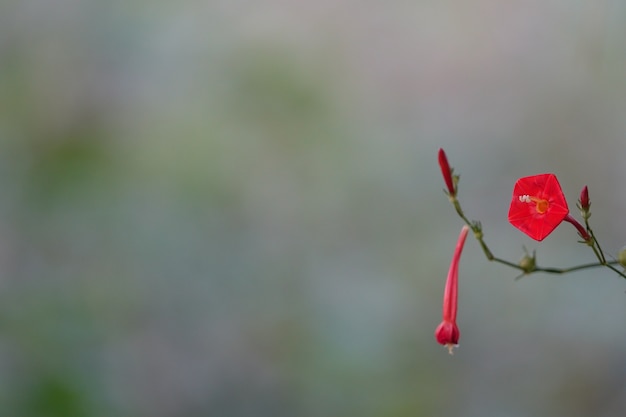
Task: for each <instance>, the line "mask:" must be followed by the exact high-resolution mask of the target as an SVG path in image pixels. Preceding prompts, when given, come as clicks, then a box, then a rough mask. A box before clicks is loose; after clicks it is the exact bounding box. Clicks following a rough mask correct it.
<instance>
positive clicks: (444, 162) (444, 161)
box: [439, 148, 456, 197]
mask: <svg viewBox="0 0 626 417" xmlns="http://www.w3.org/2000/svg"><path fill="white" fill-rule="evenodd" d="M439 167H440V168H441V173H442V174H443V180H444V181H445V182H446V187H448V195H449V196H450V197H455V196H456V187H455V186H454V177H453V176H452V169H451V168H450V164H449V163H448V157H447V156H446V153H445V152H444V150H443V149H441V148H439Z"/></svg>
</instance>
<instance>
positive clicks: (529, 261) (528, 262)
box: [519, 253, 536, 274]
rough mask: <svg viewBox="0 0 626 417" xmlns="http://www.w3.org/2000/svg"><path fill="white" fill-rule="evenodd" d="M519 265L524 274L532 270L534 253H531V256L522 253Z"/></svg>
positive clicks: (534, 262) (534, 263) (533, 268)
mask: <svg viewBox="0 0 626 417" xmlns="http://www.w3.org/2000/svg"><path fill="white" fill-rule="evenodd" d="M519 266H520V267H521V268H522V269H523V270H524V273H525V274H530V273H531V272H533V271H534V270H535V266H536V260H535V254H534V253H533V255H532V256H530V255H529V254H526V255H524V256H523V257H522V259H520V261H519Z"/></svg>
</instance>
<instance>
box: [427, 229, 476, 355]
mask: <svg viewBox="0 0 626 417" xmlns="http://www.w3.org/2000/svg"><path fill="white" fill-rule="evenodd" d="M468 232H469V227H468V226H463V228H462V229H461V233H460V234H459V238H458V240H457V242H456V248H455V249H454V255H453V256H452V262H451V263H450V269H449V270H448V278H447V279H446V287H445V289H444V292H443V320H442V322H441V324H439V326H437V329H436V330H435V338H436V339H437V342H439V344H442V345H444V346H445V347H447V348H448V351H449V352H450V354H451V355H452V349H453V348H454V347H455V346H457V345H458V344H459V337H460V335H461V334H460V332H459V328H458V326H457V324H456V312H457V306H458V289H459V261H460V259H461V252H463V245H464V244H465V239H466V238H467V233H468Z"/></svg>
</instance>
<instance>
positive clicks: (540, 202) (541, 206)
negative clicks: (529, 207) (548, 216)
mask: <svg viewBox="0 0 626 417" xmlns="http://www.w3.org/2000/svg"><path fill="white" fill-rule="evenodd" d="M519 201H521V202H522V203H535V205H536V207H535V208H536V209H537V213H539V214H544V213H545V212H546V211H548V207H549V206H550V204H549V203H548V200H544V199H542V198H537V197H532V196H529V195H520V196H519Z"/></svg>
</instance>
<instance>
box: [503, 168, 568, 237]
mask: <svg viewBox="0 0 626 417" xmlns="http://www.w3.org/2000/svg"><path fill="white" fill-rule="evenodd" d="M568 214H569V209H568V207H567V201H565V196H564V195H563V191H561V186H560V185H559V181H558V180H557V179H556V176H555V175H554V174H539V175H532V176H530V177H524V178H520V179H519V180H517V182H516V183H515V187H514V188H513V198H512V199H511V207H510V208H509V222H510V223H511V224H512V225H513V226H515V227H517V228H518V229H519V230H521V231H522V232H524V233H526V234H527V235H528V236H530V237H531V238H533V239H535V240H538V241H542V240H543V239H544V238H545V237H546V236H548V235H549V234H550V233H552V231H553V230H554V229H555V228H556V227H557V226H558V225H559V224H561V222H562V221H563V220H564V219H565V218H566V217H567V215H568Z"/></svg>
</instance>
